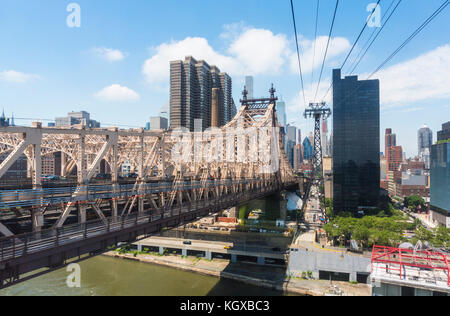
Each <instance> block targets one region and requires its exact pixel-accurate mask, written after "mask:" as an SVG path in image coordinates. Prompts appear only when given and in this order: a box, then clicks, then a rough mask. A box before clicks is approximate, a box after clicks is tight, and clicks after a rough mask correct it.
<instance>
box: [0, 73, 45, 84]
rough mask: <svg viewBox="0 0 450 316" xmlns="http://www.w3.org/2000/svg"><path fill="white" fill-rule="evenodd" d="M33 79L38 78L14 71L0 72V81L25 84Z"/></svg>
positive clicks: (37, 77)
mask: <svg viewBox="0 0 450 316" xmlns="http://www.w3.org/2000/svg"><path fill="white" fill-rule="evenodd" d="M35 79H39V76H37V75H32V74H26V73H23V72H18V71H15V70H5V71H2V72H0V80H2V81H8V82H15V83H26V82H29V81H32V80H35Z"/></svg>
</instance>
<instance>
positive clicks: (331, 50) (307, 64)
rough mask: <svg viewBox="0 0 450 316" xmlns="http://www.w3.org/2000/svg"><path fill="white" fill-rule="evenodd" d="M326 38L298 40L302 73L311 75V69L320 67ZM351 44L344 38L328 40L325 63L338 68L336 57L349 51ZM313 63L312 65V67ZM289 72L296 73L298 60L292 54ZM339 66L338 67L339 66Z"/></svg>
mask: <svg viewBox="0 0 450 316" xmlns="http://www.w3.org/2000/svg"><path fill="white" fill-rule="evenodd" d="M314 42H315V43H316V49H315V54H314ZM327 42H328V36H319V37H317V39H316V40H315V41H314V40H308V39H305V38H300V39H299V46H300V52H301V55H300V58H301V62H302V72H303V73H304V74H309V73H311V70H312V69H317V68H320V67H321V66H322V62H323V57H324V55H325V50H326V48H327ZM350 48H351V44H350V42H349V40H347V39H346V38H344V37H333V38H331V40H330V45H329V47H328V53H327V58H326V61H325V62H326V63H328V64H330V63H331V66H338V64H337V63H336V60H337V57H340V56H341V55H343V54H344V53H347V52H348V51H350ZM313 62H314V65H313ZM290 65H291V71H292V72H294V73H298V59H297V54H296V53H295V54H292V56H291V59H290ZM339 66H340V65H339Z"/></svg>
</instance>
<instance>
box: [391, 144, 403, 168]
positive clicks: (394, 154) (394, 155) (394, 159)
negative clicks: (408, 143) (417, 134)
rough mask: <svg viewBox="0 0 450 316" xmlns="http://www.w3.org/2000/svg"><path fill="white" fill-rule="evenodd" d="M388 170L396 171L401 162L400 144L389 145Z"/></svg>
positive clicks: (401, 149) (401, 150)
mask: <svg viewBox="0 0 450 316" xmlns="http://www.w3.org/2000/svg"><path fill="white" fill-rule="evenodd" d="M387 162H388V170H389V171H397V170H398V167H399V166H400V165H401V163H402V162H403V148H402V146H392V147H389V156H388V158H387Z"/></svg>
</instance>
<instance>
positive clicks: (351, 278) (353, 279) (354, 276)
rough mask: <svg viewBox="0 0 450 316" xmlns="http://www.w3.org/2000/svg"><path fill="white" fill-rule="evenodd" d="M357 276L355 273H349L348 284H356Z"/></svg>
mask: <svg viewBox="0 0 450 316" xmlns="http://www.w3.org/2000/svg"><path fill="white" fill-rule="evenodd" d="M357 281H358V276H357V275H356V272H352V273H350V282H357Z"/></svg>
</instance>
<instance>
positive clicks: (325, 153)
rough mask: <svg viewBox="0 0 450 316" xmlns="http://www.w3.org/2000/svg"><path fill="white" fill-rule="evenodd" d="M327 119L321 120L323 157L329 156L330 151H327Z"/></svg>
mask: <svg viewBox="0 0 450 316" xmlns="http://www.w3.org/2000/svg"><path fill="white" fill-rule="evenodd" d="M328 141H329V140H328V121H327V120H324V121H322V154H323V156H324V157H330V152H329V151H328V149H329V146H328Z"/></svg>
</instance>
